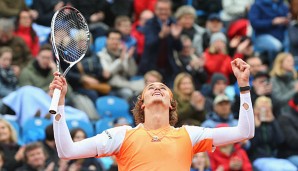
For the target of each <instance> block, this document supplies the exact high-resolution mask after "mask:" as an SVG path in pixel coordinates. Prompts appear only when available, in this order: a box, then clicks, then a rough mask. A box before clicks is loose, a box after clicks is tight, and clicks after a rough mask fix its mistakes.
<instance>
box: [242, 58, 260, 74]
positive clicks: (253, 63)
mask: <svg viewBox="0 0 298 171" xmlns="http://www.w3.org/2000/svg"><path fill="white" fill-rule="evenodd" d="M246 62H247V64H248V65H250V73H251V75H256V73H257V72H259V71H262V61H261V59H260V58H251V59H248V60H247V61H246Z"/></svg>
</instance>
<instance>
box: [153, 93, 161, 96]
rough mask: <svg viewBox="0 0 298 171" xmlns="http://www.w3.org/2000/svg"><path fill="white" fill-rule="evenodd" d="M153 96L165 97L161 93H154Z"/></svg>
mask: <svg viewBox="0 0 298 171" xmlns="http://www.w3.org/2000/svg"><path fill="white" fill-rule="evenodd" d="M152 96H163V95H162V94H161V92H154V93H153V94H152Z"/></svg>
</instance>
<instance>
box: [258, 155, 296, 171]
mask: <svg viewBox="0 0 298 171" xmlns="http://www.w3.org/2000/svg"><path fill="white" fill-rule="evenodd" d="M253 166H254V167H255V168H257V169H258V170H259V171H297V167H296V166H295V165H293V164H292V163H291V162H290V161H289V160H287V159H278V158H274V157H266V158H265V157H264V158H258V159H256V160H255V161H254V162H253Z"/></svg>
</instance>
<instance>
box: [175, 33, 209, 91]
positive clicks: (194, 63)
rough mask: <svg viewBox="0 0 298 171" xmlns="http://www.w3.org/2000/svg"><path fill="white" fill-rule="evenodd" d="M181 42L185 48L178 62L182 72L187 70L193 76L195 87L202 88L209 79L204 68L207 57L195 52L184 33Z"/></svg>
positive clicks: (180, 53) (179, 55)
mask: <svg viewBox="0 0 298 171" xmlns="http://www.w3.org/2000/svg"><path fill="white" fill-rule="evenodd" d="M181 42H182V45H183V49H182V51H181V52H179V54H178V59H176V63H177V65H178V66H179V67H180V69H181V71H182V72H187V73H189V74H190V75H191V76H192V78H193V81H194V86H195V89H196V90H200V89H201V87H202V85H203V84H204V83H206V81H207V73H206V71H205V69H204V64H205V58H204V57H203V56H202V57H199V56H197V55H196V54H195V53H194V52H195V49H194V47H193V43H192V42H191V39H190V38H189V37H187V36H185V35H182V36H181Z"/></svg>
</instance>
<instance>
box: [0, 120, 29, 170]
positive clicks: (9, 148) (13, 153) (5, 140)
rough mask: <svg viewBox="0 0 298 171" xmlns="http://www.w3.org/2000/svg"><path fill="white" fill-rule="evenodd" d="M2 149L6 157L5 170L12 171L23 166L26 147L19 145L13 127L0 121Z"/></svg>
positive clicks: (0, 144)
mask: <svg viewBox="0 0 298 171" xmlns="http://www.w3.org/2000/svg"><path fill="white" fill-rule="evenodd" d="M0 135H1V136H0V149H1V151H3V153H4V156H5V162H4V165H3V168H4V169H6V170H8V171H10V170H15V169H16V168H17V167H20V166H21V165H22V160H23V157H24V155H23V152H24V147H21V146H20V145H19V144H17V142H18V140H17V135H16V132H15V129H14V128H13V126H12V125H11V124H10V123H9V122H8V121H6V120H4V119H0Z"/></svg>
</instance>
